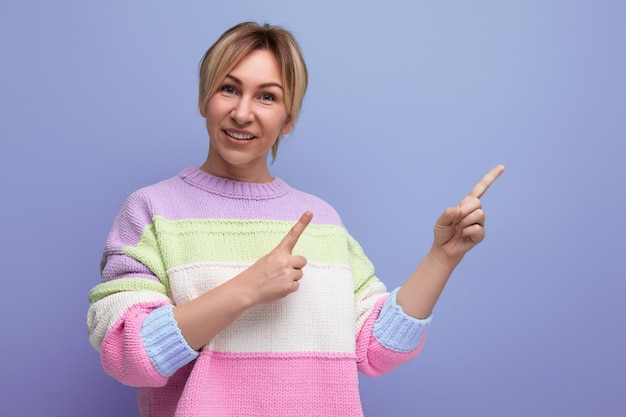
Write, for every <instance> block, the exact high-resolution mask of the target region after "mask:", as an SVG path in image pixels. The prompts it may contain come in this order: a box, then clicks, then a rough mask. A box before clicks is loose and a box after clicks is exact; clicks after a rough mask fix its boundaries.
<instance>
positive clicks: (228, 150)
mask: <svg viewBox="0 0 626 417" xmlns="http://www.w3.org/2000/svg"><path fill="white" fill-rule="evenodd" d="M202 115H203V116H204V117H205V118H206V126H207V131H208V133H209V138H210V144H209V156H208V158H207V161H206V162H205V163H204V165H203V166H202V169H203V170H205V171H207V172H209V173H210V174H213V175H217V176H221V177H226V178H231V179H236V180H240V181H248V182H268V181H271V180H272V177H271V175H270V173H269V169H268V167H267V155H268V153H269V152H270V150H271V148H272V145H273V144H274V142H275V141H276V139H277V137H278V135H279V134H281V133H282V134H286V133H288V132H289V131H290V130H291V127H292V123H291V122H289V120H288V115H287V109H286V107H285V100H284V92H283V86H282V79H281V76H280V70H279V67H278V62H277V61H276V57H275V56H274V54H273V53H272V52H270V51H267V50H256V51H253V52H251V53H250V54H249V55H247V56H246V57H245V58H244V59H242V60H241V61H240V62H239V64H237V65H236V66H235V67H234V68H233V69H232V70H231V71H230V72H229V73H228V74H227V75H226V78H225V79H224V80H223V81H222V83H221V84H220V87H219V89H218V91H217V92H216V93H215V94H213V95H212V96H211V98H210V99H209V101H208V103H207V105H206V108H205V109H204V111H203V112H202Z"/></svg>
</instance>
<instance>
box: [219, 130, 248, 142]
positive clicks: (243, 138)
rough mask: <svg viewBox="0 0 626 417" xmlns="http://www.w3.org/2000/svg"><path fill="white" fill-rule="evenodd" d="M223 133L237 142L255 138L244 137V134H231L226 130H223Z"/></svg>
mask: <svg viewBox="0 0 626 417" xmlns="http://www.w3.org/2000/svg"><path fill="white" fill-rule="evenodd" d="M224 133H226V134H227V135H228V136H230V137H231V138H233V139H237V140H251V139H254V138H255V136H254V135H246V134H243V133H236V132H231V131H228V130H224Z"/></svg>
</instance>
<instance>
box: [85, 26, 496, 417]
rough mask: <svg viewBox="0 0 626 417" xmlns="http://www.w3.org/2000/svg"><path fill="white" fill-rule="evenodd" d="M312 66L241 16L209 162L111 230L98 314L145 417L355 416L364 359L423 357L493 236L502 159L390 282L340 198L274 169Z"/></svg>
mask: <svg viewBox="0 0 626 417" xmlns="http://www.w3.org/2000/svg"><path fill="white" fill-rule="evenodd" d="M306 86H307V70H306V66H305V63H304V60H303V58H302V55H301V53H300V50H299V47H298V45H297V43H296V41H295V39H294V38H293V37H292V35H291V34H290V33H289V32H287V31H286V30H284V29H281V28H277V27H271V26H269V25H265V26H259V25H257V24H255V23H243V24H240V25H237V26H235V27H233V28H231V29H229V30H228V31H226V32H225V33H224V34H223V35H222V36H221V37H220V38H219V39H218V40H217V42H216V43H215V44H214V45H213V46H212V47H211V48H210V49H209V50H208V51H207V53H206V54H205V56H204V59H203V61H202V65H201V70H200V96H199V108H200V113H201V114H202V115H203V116H204V118H205V119H206V126H207V131H208V134H209V151H208V156H207V159H206V161H205V162H204V164H203V165H202V166H201V167H200V168H188V169H185V170H184V171H182V172H181V173H180V174H179V175H177V176H176V177H173V178H170V179H168V180H165V181H162V182H160V183H158V184H155V185H152V186H149V187H145V188H142V189H140V190H138V191H136V192H135V193H133V194H132V195H131V196H130V197H129V198H128V200H127V201H126V203H125V204H124V206H123V208H122V210H121V211H120V213H119V215H118V217H117V218H116V220H115V222H114V224H113V228H112V230H111V232H110V235H109V237H108V238H107V241H106V245H105V249H104V255H103V258H102V265H101V269H102V283H101V284H99V285H97V286H96V287H95V288H94V289H93V290H92V291H91V293H90V302H91V307H90V309H89V314H88V328H89V333H90V340H91V343H92V345H93V346H94V347H95V348H96V349H97V350H99V351H100V355H101V359H102V365H103V368H104V370H105V371H106V372H107V373H108V374H109V375H111V376H112V377H114V378H116V379H117V380H119V381H120V382H122V383H124V384H127V385H132V386H136V387H138V388H139V406H140V412H141V416H143V417H146V416H154V417H164V416H194V417H197V416H220V417H224V416H237V417H243V416H272V417H280V416H294V417H295V416H297V417H303V416H325V417H332V416H342V417H345V416H361V415H363V413H362V409H361V404H360V399H359V392H358V379H357V372H358V371H360V372H363V373H365V374H367V375H379V374H382V373H384V372H387V371H389V370H391V369H392V368H394V367H395V366H397V365H399V364H402V363H404V362H406V361H408V360H410V359H411V358H413V357H415V356H416V355H417V353H418V352H419V350H420V349H421V347H422V345H423V343H424V330H425V328H426V326H427V325H428V323H429V322H430V313H431V311H432V309H433V307H434V305H435V302H436V301H437V299H438V297H439V295H440V293H441V291H442V290H443V287H444V285H445V283H446V281H447V279H448V277H449V276H450V274H451V272H452V270H453V269H454V268H455V266H456V265H457V264H458V263H459V262H460V261H461V259H462V258H463V256H464V254H465V253H466V252H467V251H469V250H470V249H471V248H472V247H473V246H474V245H476V244H477V243H479V242H480V241H481V240H482V239H483V237H484V213H483V211H482V209H481V203H480V200H479V198H480V197H481V195H482V194H483V193H484V192H485V191H486V189H487V188H488V187H489V185H490V184H491V183H492V182H493V181H494V180H495V179H496V178H497V177H498V176H499V175H500V174H501V173H502V171H503V169H504V167H502V166H497V167H495V168H494V169H492V170H491V171H490V172H489V173H488V174H487V175H486V176H485V177H484V178H483V179H482V180H481V181H480V182H479V183H478V185H476V187H475V188H474V189H473V190H472V191H471V192H470V194H469V195H468V196H467V197H466V198H464V199H463V200H462V201H461V202H460V203H459V205H457V206H456V207H453V208H449V209H447V210H446V211H444V213H443V214H442V216H441V217H440V218H439V220H438V221H437V223H436V225H435V239H434V243H433V246H432V249H431V250H430V252H429V253H428V254H427V255H426V257H425V258H424V260H423V261H422V262H421V263H420V264H419V266H418V267H417V269H416V270H415V272H414V273H413V274H412V275H411V276H410V277H409V278H408V280H407V281H406V283H405V284H404V285H403V286H402V287H401V288H398V289H396V290H394V291H392V292H391V293H388V292H387V290H386V288H385V286H384V285H383V284H382V283H381V282H380V281H379V280H378V278H377V277H376V276H375V275H374V268H373V266H372V264H371V263H370V261H369V260H368V259H367V257H366V256H365V254H364V253H363V251H362V249H361V247H360V246H359V244H358V243H357V242H356V241H355V240H354V239H353V238H352V237H351V236H350V234H349V233H348V232H347V231H346V229H345V228H344V227H343V226H342V223H341V220H340V218H339V216H338V215H337V213H336V212H335V210H334V209H333V208H332V207H330V206H329V205H328V204H327V203H325V202H324V201H322V200H320V199H319V198H316V197H314V196H312V195H309V194H306V193H303V192H301V191H298V190H295V189H293V188H291V187H290V186H289V185H287V183H285V182H284V181H283V180H281V179H279V178H274V177H272V175H271V174H270V171H269V168H268V163H267V160H268V155H269V154H270V152H271V153H272V156H273V157H275V156H276V151H277V149H278V144H279V142H280V139H281V137H282V135H284V134H286V133H288V132H289V131H290V130H291V129H292V127H293V125H294V123H295V122H296V119H297V117H298V113H299V111H300V106H301V103H302V99H303V96H304V93H305V90H306Z"/></svg>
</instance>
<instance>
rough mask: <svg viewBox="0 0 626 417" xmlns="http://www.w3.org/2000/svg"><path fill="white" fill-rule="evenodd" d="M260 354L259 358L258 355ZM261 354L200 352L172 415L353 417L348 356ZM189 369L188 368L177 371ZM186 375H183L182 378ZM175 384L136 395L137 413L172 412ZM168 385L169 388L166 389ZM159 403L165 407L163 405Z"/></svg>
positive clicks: (357, 411)
mask: <svg viewBox="0 0 626 417" xmlns="http://www.w3.org/2000/svg"><path fill="white" fill-rule="evenodd" d="M260 355H263V356H262V357H259V356H260ZM271 356H272V357H267V356H266V354H265V353H263V354H257V355H256V357H254V355H251V354H246V355H235V354H222V353H216V352H211V351H208V350H205V351H203V352H202V353H201V354H200V357H199V358H198V359H197V360H196V363H195V366H194V367H193V369H192V370H191V373H190V374H189V378H188V379H187V381H186V382H185V383H184V384H185V390H184V392H183V393H182V396H181V397H180V400H179V401H178V405H177V408H176V413H175V414H174V415H175V416H176V417H197V416H206V417H230V416H232V417H246V416H249V417H252V416H258V417H265V416H272V417H307V416H310V417H319V416H324V417H345V416H350V417H353V416H354V417H359V416H363V412H362V410H361V403H360V400H359V391H358V377H357V371H356V363H355V361H354V357H352V358H350V357H346V355H332V354H330V355H329V354H316V355H315V357H313V355H310V356H306V355H293V354H273V355H271ZM181 371H182V374H186V373H187V372H189V369H188V367H186V368H183V369H181ZM184 377H186V375H184V376H183V378H184ZM170 382H171V383H175V384H176V385H178V387H169V384H168V387H165V388H162V389H150V390H144V391H143V392H142V393H140V402H141V404H140V407H141V409H142V410H144V411H143V413H142V416H151V417H165V416H171V415H172V409H171V406H172V401H175V399H174V398H172V395H171V394H172V393H173V392H178V393H180V392H181V388H182V384H181V382H183V381H181V380H179V378H178V373H177V374H175V375H174V376H173V377H172V378H171V381H170ZM168 388H171V389H168ZM164 403H169V404H170V405H169V406H166V408H169V409H163V406H164V405H165V404H164Z"/></svg>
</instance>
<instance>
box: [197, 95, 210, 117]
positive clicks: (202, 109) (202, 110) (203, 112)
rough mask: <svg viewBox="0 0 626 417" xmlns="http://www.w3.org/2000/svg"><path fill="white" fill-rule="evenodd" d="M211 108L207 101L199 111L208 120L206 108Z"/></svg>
mask: <svg viewBox="0 0 626 417" xmlns="http://www.w3.org/2000/svg"><path fill="white" fill-rule="evenodd" d="M208 106H209V102H208V100H207V101H205V102H204V103H203V104H202V106H200V108H199V110H200V114H201V115H202V117H204V118H205V119H206V115H207V111H206V108H207V107H208Z"/></svg>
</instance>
